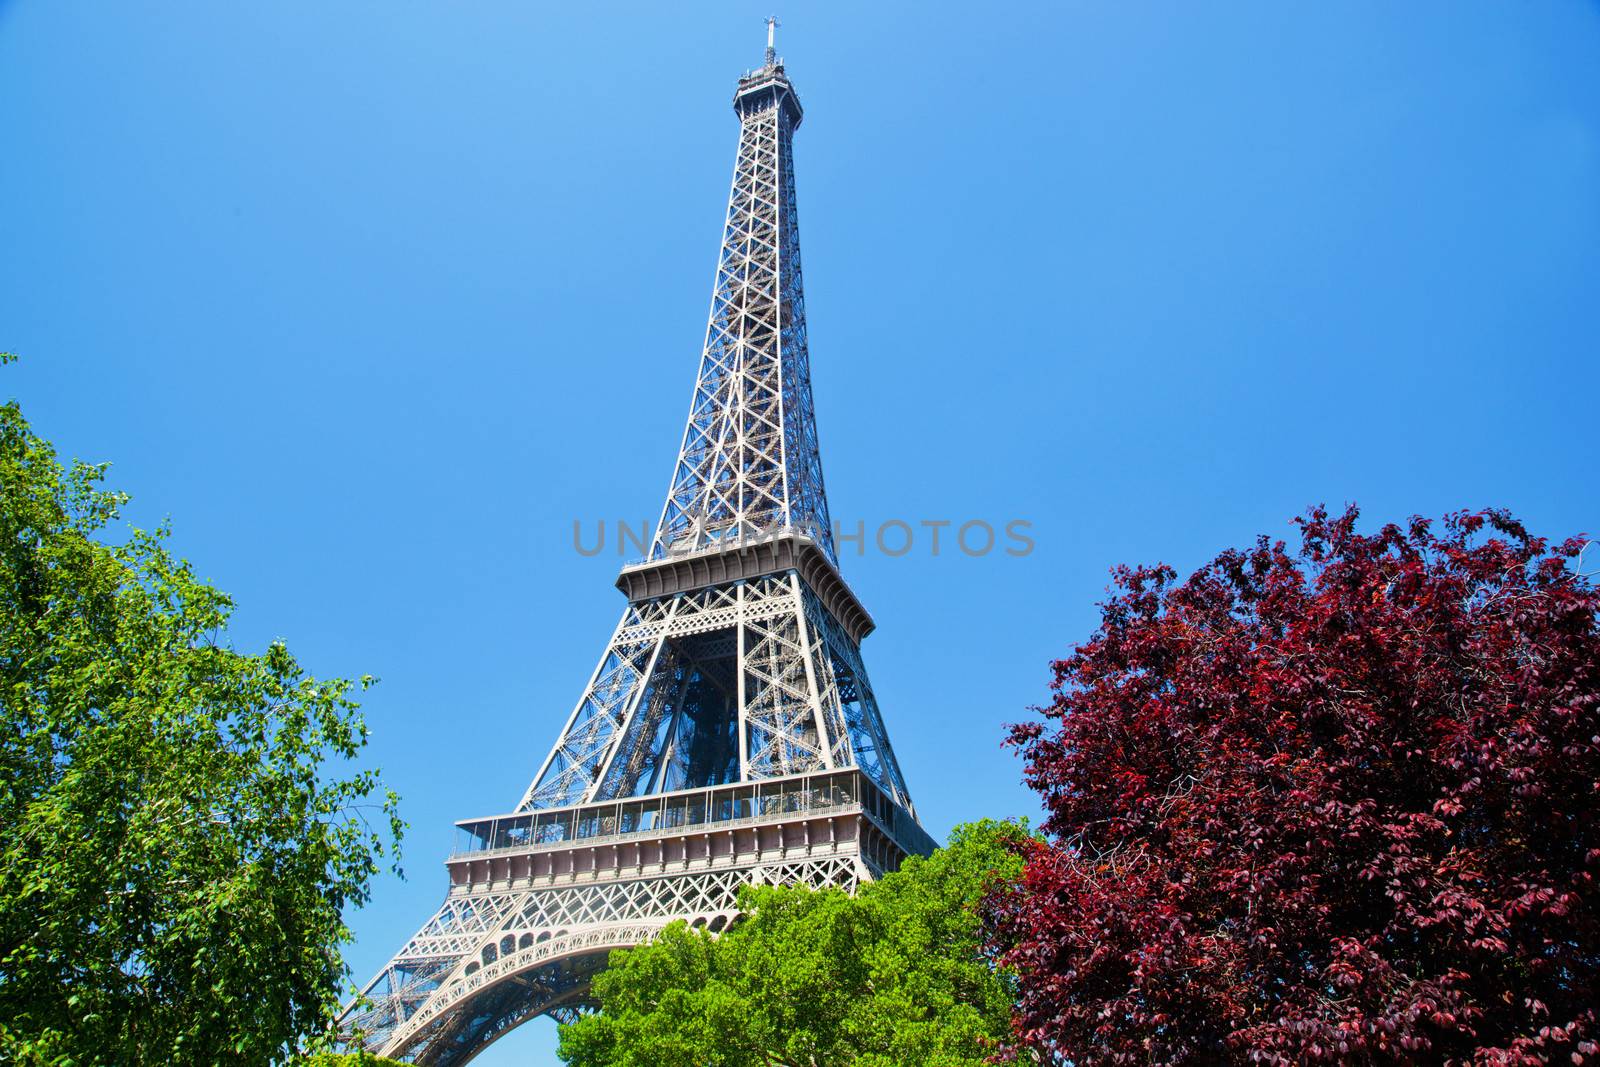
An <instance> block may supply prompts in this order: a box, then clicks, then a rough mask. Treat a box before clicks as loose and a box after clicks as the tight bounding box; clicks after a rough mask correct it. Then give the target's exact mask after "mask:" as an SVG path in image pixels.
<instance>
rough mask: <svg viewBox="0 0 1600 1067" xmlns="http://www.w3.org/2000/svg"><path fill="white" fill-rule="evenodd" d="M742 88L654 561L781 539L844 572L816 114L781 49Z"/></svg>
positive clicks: (769, 26) (772, 22) (769, 36)
mask: <svg viewBox="0 0 1600 1067" xmlns="http://www.w3.org/2000/svg"><path fill="white" fill-rule="evenodd" d="M776 26H777V20H776V19H769V20H768V22H767V40H768V48H767V65H766V66H765V67H763V68H761V69H760V70H756V71H752V72H750V73H749V74H746V75H745V76H744V77H743V78H740V79H739V88H738V90H737V92H735V94H734V98H733V107H734V111H735V112H737V113H738V115H739V125H740V131H739V154H738V157H737V159H736V160H735V162H734V167H733V191H732V194H731V195H730V196H729V198H728V216H727V221H726V223H725V224H724V225H723V230H722V253H721V255H720V256H719V257H718V260H717V278H716V284H715V285H714V286H713V288H712V291H711V315H710V322H709V323H708V325H707V328H706V341H705V348H704V350H703V353H702V355H701V358H700V374H699V378H698V380H697V381H696V383H695V391H694V399H693V401H692V403H691V406H690V409H689V421H688V425H687V426H686V427H685V428H684V435H683V445H682V447H681V448H680V449H679V452H678V462H677V466H676V467H675V469H674V470H673V476H672V487H671V489H670V490H669V491H668V493H667V503H666V507H665V508H664V509H663V511H662V515H661V522H660V525H659V526H657V528H656V534H655V538H654V540H653V542H652V543H651V546H650V558H651V559H652V560H656V559H662V558H665V557H667V556H673V555H681V554H684V553H697V552H703V551H715V550H718V549H723V548H729V547H734V546H737V545H740V544H745V543H749V542H750V541H752V540H759V539H761V538H764V537H770V536H773V535H776V534H779V533H786V532H795V533H800V534H803V535H805V536H807V537H810V538H811V539H812V540H813V541H815V542H816V544H817V545H818V546H819V547H821V548H822V550H823V551H824V552H825V553H826V554H827V556H828V558H829V559H830V560H831V561H832V562H833V563H834V564H835V566H837V564H838V557H837V556H836V554H835V552H834V546H833V530H832V528H831V525H830V522H829V518H828V502H827V498H826V496H825V495H824V493H823V487H822V460H821V456H820V454H819V450H818V447H817V425H816V416H815V415H814V413H813V410H812V403H811V364H810V358H809V356H808V355H807V351H806V312H805V295H804V291H803V288H802V286H801V280H800V219H799V214H798V211H797V209H796V206H795V183H794V148H793V139H794V131H795V130H796V129H798V128H799V126H800V120H801V117H802V114H803V112H802V111H801V108H800V100H799V97H798V96H796V94H795V91H794V86H793V85H791V84H790V83H789V78H788V75H787V74H785V73H784V69H783V65H782V63H781V62H779V61H778V60H777V59H776V57H775V56H774V54H773V50H772V46H771V42H772V35H773V30H774V29H775V27H776Z"/></svg>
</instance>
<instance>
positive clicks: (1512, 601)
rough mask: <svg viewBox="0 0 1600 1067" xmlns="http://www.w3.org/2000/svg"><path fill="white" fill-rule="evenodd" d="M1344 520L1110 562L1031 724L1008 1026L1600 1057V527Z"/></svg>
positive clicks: (1550, 1058) (1436, 1054) (1328, 1057)
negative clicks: (1292, 546) (1098, 606)
mask: <svg viewBox="0 0 1600 1067" xmlns="http://www.w3.org/2000/svg"><path fill="white" fill-rule="evenodd" d="M1355 520H1356V512H1355V510H1354V509H1350V510H1349V511H1347V512H1345V513H1344V514H1343V515H1339V516H1330V515H1329V514H1328V513H1327V512H1326V511H1324V510H1321V509H1318V510H1315V511H1312V512H1311V513H1309V515H1308V516H1307V517H1306V518H1305V519H1303V520H1301V522H1300V535H1301V536H1300V540H1301V546H1300V548H1299V550H1298V552H1291V551H1290V550H1289V549H1287V548H1286V547H1285V545H1284V544H1283V543H1282V542H1277V543H1273V542H1270V541H1268V540H1267V539H1265V538H1263V539H1261V540H1259V541H1258V542H1257V543H1256V545H1255V547H1253V548H1252V549H1249V550H1248V551H1230V552H1225V553H1224V554H1222V555H1221V556H1219V557H1217V559H1216V560H1215V561H1213V562H1212V563H1211V564H1209V565H1208V566H1206V567H1204V568H1203V569H1201V570H1200V571H1199V572H1197V573H1196V574H1194V575H1193V576H1192V577H1190V578H1188V579H1187V580H1185V581H1182V582H1179V581H1178V580H1177V576H1176V574H1175V573H1174V571H1173V570H1172V569H1171V568H1169V567H1164V566H1163V567H1151V568H1140V569H1121V570H1119V571H1118V572H1117V575H1116V589H1115V590H1114V593H1113V596H1112V598H1111V599H1110V600H1109V602H1108V603H1106V604H1105V605H1103V619H1102V622H1101V626H1100V628H1099V630H1098V631H1096V632H1095V634H1094V635H1093V636H1092V637H1091V638H1090V639H1089V641H1088V642H1087V643H1085V644H1083V645H1081V646H1080V647H1078V648H1077V649H1076V650H1075V651H1074V652H1073V654H1072V655H1071V656H1069V657H1068V658H1067V659H1064V660H1062V661H1060V662H1059V663H1057V664H1055V676H1056V677H1055V684H1054V686H1053V692H1054V694H1055V696H1054V702H1053V703H1052V704H1051V705H1050V706H1049V707H1047V708H1043V709H1040V710H1041V712H1042V716H1043V719H1044V721H1043V722H1031V723H1027V724H1023V725H1019V726H1015V727H1012V728H1011V740H1012V743H1013V744H1015V745H1017V746H1018V747H1020V749H1021V750H1022V754H1023V756H1024V757H1025V759H1026V780H1027V782H1028V784H1029V785H1030V786H1031V787H1032V788H1034V789H1036V790H1038V791H1039V793H1041V794H1042V795H1043V798H1044V802H1045V806H1046V809H1047V818H1046V821H1045V823H1044V830H1045V831H1046V833H1047V834H1048V835H1050V838H1049V841H1048V842H1047V843H1046V842H1040V843H1036V844H1034V845H1031V846H1028V848H1029V852H1028V855H1027V865H1026V873H1025V875H1024V877H1023V879H1022V881H1021V883H1020V884H1019V885H1018V886H1016V887H1015V888H1014V889H1012V890H1010V891H1008V892H1003V893H1002V894H1001V895H998V896H996V897H995V898H993V899H992V900H991V901H990V914H989V920H990V923H991V930H992V934H993V938H994V946H995V948H996V951H997V952H998V953H999V954H1000V955H1001V956H1002V957H1003V959H1004V961H1005V962H1006V963H1007V964H1008V965H1010V966H1011V967H1012V968H1014V969H1015V972H1016V975H1017V980H1018V988H1019V995H1020V999H1019V1005H1018V1008H1017V1015H1016V1031H1017V1037H1018V1049H1019V1051H1020V1050H1022V1049H1031V1050H1032V1051H1033V1052H1034V1053H1035V1054H1038V1055H1042V1056H1043V1057H1044V1058H1045V1060H1046V1061H1047V1062H1057V1063H1066V1062H1071V1063H1073V1064H1076V1065H1079V1067H1087V1065H1090V1064H1102V1063H1217V1062H1224V1063H1227V1062H1237V1063H1246V1062H1257V1063H1270V1064H1299V1063H1314V1062H1339V1063H1462V1064H1466V1063H1484V1064H1532V1063H1561V1064H1567V1063H1583V1062H1586V1061H1587V1062H1595V1061H1597V1060H1600V1055H1597V1053H1600V1048H1597V1044H1596V1043H1597V1041H1600V1015H1597V1013H1600V914H1597V908H1600V892H1597V888H1596V877H1597V876H1600V814H1597V810H1596V806H1597V803H1600V631H1597V625H1596V617H1597V612H1600V592H1597V590H1596V588H1595V586H1594V584H1593V583H1592V582H1591V581H1590V580H1589V579H1588V578H1586V577H1585V576H1584V575H1583V574H1582V573H1581V572H1582V568H1583V566H1584V564H1583V561H1582V554H1583V549H1584V546H1585V544H1586V542H1585V541H1583V540H1582V539H1573V540H1569V541H1566V542H1564V543H1562V544H1560V545H1559V546H1554V547H1553V546H1551V545H1550V544H1549V543H1548V542H1546V541H1545V540H1543V539H1540V538H1537V537H1533V536H1531V535H1530V534H1529V533H1528V532H1527V531H1526V530H1525V529H1524V528H1523V527H1522V526H1521V525H1520V524H1519V523H1518V522H1516V521H1515V520H1514V519H1513V518H1511V516H1509V515H1507V514H1505V513H1504V512H1500V511H1489V512H1484V513H1481V514H1460V515H1453V516H1450V517H1448V518H1446V519H1445V520H1443V522H1442V523H1439V524H1431V523H1429V522H1427V521H1423V520H1413V521H1412V522H1411V523H1410V525H1409V527H1408V528H1406V529H1401V528H1399V527H1396V526H1387V527H1385V528H1383V529H1382V530H1380V531H1378V532H1377V533H1376V534H1374V535H1370V536H1367V535H1362V534H1359V533H1357V532H1356V529H1355V525H1356V522H1355ZM1435 525H1437V527H1438V528H1437V529H1435ZM1591 555H1592V556H1593V557H1600V549H1596V550H1595V552H1593V553H1592V554H1591ZM1593 562H1594V563H1596V564H1600V559H1594V560H1593ZM1024 1058H1029V1057H1026V1056H1024Z"/></svg>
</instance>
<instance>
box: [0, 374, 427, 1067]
mask: <svg viewBox="0 0 1600 1067" xmlns="http://www.w3.org/2000/svg"><path fill="white" fill-rule="evenodd" d="M104 473H105V466H104V465H100V466H91V465H88V464H84V463H73V464H71V465H70V466H63V465H62V464H61V463H60V462H59V461H58V460H57V458H56V455H55V452H54V450H53V449H52V448H51V446H50V444H49V443H48V442H47V441H45V440H43V439H42V438H40V437H38V436H37V435H36V434H35V433H34V432H33V430H32V429H31V428H30V427H29V425H28V423H27V421H26V420H25V419H24V418H23V417H22V413H21V411H20V409H19V408H18V406H17V405H16V403H15V402H13V403H10V404H7V405H5V406H3V407H0V1062H20V1063H34V1064H74V1065H77V1067H88V1065H91V1064H112V1063H115V1064H119V1065H139V1064H171V1063H184V1064H217V1063H227V1064H230V1065H251V1064H268V1063H271V1062H275V1061H279V1060H282V1059H283V1058H284V1057H286V1056H287V1055H288V1054H289V1053H290V1052H291V1051H292V1050H293V1049H295V1048H298V1047H302V1046H303V1044H305V1042H306V1039H307V1038H308V1037H309V1036H311V1035H316V1034H319V1033H322V1032H324V1031H325V1030H326V1029H327V1027H328V1024H329V1022H330V1020H331V1018H332V1013H333V1012H334V1011H335V1010H336V1008H337V1005H338V997H339V993H340V989H341V986H342V983H343V980H344V978H345V968H344V965H343V963H342V962H341V960H340V957H339V955H338V951H337V949H338V946H339V945H340V944H341V943H343V942H345V941H348V940H349V931H348V930H347V929H346V928H345V925H344V923H343V921H342V919H341V917H340V914H341V909H342V908H344V907H345V906H346V905H347V904H352V903H359V902H361V901H363V900H365V899H366V895H367V887H368V884H369V881H370V878H371V876H372V875H373V874H374V873H375V871H376V869H377V864H378V861H379V858H380V857H381V856H383V855H384V854H385V853H386V851H388V850H389V849H390V848H391V847H392V846H391V842H397V841H398V837H399V832H400V823H399V820H398V816H397V815H396V811H395V798H394V796H393V794H392V793H388V792H387V791H385V790H384V789H383V787H382V785H381V783H380V782H379V781H378V778H377V776H376V772H375V771H371V770H358V769H354V768H352V767H351V766H350V764H349V761H350V760H352V759H354V758H355V757H356V756H357V755H358V754H359V751H360V749H361V748H362V747H363V745H365V743H366V726H365V724H364V723H363V721H362V719H361V717H360V715H359V713H358V711H357V705H356V704H355V702H354V701H353V700H352V699H351V698H350V693H351V689H352V685H351V683H349V682H345V681H341V680H332V681H319V680H317V679H315V678H312V677H309V676H308V675H307V674H306V673H305V671H303V670H302V669H301V667H300V666H299V665H298V664H297V663H296V662H295V660H294V658H293V657H292V656H291V655H290V654H289V652H288V650H287V649H286V648H284V646H283V645H282V644H277V643H274V644H273V645H271V646H270V647H268V648H267V650H266V651H265V652H264V653H262V654H260V655H244V654H241V653H239V652H236V651H234V650H233V649H232V648H230V647H228V645H226V644H225V643H224V630H225V627H226V625H227V622H228V617H229V615H230V613H231V611H232V603H231V601H230V600H229V599H228V597H227V596H225V595H224V594H222V593H220V592H218V591H217V590H216V589H213V588H212V587H211V586H210V585H208V584H206V583H205V582H203V581H201V580H199V579H198V578H197V577H196V576H195V574H194V573H193V571H192V570H191V568H190V566H189V565H188V564H187V563H185V562H184V561H182V560H179V559H175V558H174V557H173V556H172V555H171V554H169V552H168V550H167V547H166V536H167V534H166V530H165V529H164V528H163V529H158V530H156V531H154V532H145V531H140V530H132V531H131V532H129V533H127V534H126V536H125V537H122V538H120V539H117V538H111V537H108V536H107V534H108V533H109V531H108V526H109V525H110V524H111V523H113V522H114V521H116V520H117V518H118V509H119V508H120V507H121V505H122V504H123V503H124V502H125V501H126V497H125V496H124V495H123V494H120V493H116V492H110V491H107V490H105V489H103V488H101V487H100V483H101V482H102V479H103V477H104ZM370 682H371V679H369V678H364V679H362V680H361V683H360V684H361V687H362V688H365V687H366V686H367V685H368V684H370ZM330 761H332V763H333V765H334V766H333V767H330V766H329V762H330ZM363 809H370V810H371V811H372V813H373V814H375V815H376V816H377V820H376V821H377V823H378V826H377V827H374V826H373V825H371V824H369V822H368V820H367V818H366V815H365V814H364V812H363Z"/></svg>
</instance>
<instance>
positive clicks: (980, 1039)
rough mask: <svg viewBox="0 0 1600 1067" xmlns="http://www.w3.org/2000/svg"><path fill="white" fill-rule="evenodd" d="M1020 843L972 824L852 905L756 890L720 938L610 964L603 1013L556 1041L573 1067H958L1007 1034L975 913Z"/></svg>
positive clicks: (646, 951)
mask: <svg viewBox="0 0 1600 1067" xmlns="http://www.w3.org/2000/svg"><path fill="white" fill-rule="evenodd" d="M1020 834H1021V831H1020V830H1018V829H1017V828H1016V827H1014V826H1010V825H1007V824H1003V823H995V822H981V823H973V824H970V825H968V826H964V827H961V828H959V829H957V830H956V832H955V834H954V835H952V837H951V840H950V844H949V846H948V847H947V848H943V849H940V850H939V851H937V852H935V853H934V855H933V856H932V857H930V858H928V859H923V858H921V857H916V858H913V859H911V860H908V861H907V862H906V863H905V865H904V866H903V867H902V868H901V869H900V870H899V871H898V872H896V873H894V874H891V875H888V876H887V877H885V878H884V879H883V880H882V881H879V882H874V883H871V884H869V885H865V886H863V887H862V888H861V890H860V891H859V893H858V894H857V895H856V896H854V897H852V896H850V895H849V894H847V893H845V892H844V891H843V890H839V889H824V890H809V889H803V888H781V887H759V888H755V887H752V888H748V889H746V890H744V893H743V896H742V897H741V903H742V906H743V908H744V910H745V912H746V916H747V917H746V918H745V919H744V920H743V921H741V922H740V923H738V924H737V925H735V926H734V927H733V928H732V929H730V930H729V931H727V932H726V933H724V934H722V935H721V936H713V935H710V934H707V933H704V932H702V931H700V930H695V929H691V928H689V927H688V926H686V925H684V924H683V923H675V924H673V925H672V926H670V927H668V928H667V929H666V931H664V932H663V933H662V935H661V937H660V938H658V939H657V940H656V941H654V942H652V943H651V944H649V945H644V946H641V947H639V948H634V949H625V950H620V951H618V952H614V953H613V954H612V956H611V961H610V967H609V968H608V969H607V970H605V971H603V972H602V973H601V974H600V975H599V976H598V977H596V979H595V982H594V990H593V992H594V997H595V999H596V1000H597V1001H598V1003H599V1005H600V1009H601V1010H600V1011H599V1013H598V1014H594V1015H589V1016H585V1017H583V1018H580V1019H579V1020H577V1021H576V1022H573V1023H571V1024H568V1025H565V1026H563V1027H562V1028H561V1048H560V1054H561V1057H562V1059H564V1060H565V1061H566V1062H567V1063H569V1064H574V1065H576V1067H779V1065H789V1067H816V1065H824V1064H846V1063H848V1064H854V1065H857V1067H900V1065H903V1064H918V1065H926V1067H965V1065H969V1064H970V1065H977V1064H981V1063H984V1062H986V1060H987V1058H988V1057H989V1056H990V1055H992V1054H993V1052H994V1050H995V1043H996V1042H997V1041H998V1040H1000V1039H1003V1038H1004V1036H1005V1035H1006V1034H1007V1033H1008V1029H1007V1028H1008V1025H1009V1020H1010V1011H1011V1004H1012V997H1011V990H1010V986H1009V984H1008V980H1007V977H1006V976H1005V975H1004V974H1003V973H1000V972H997V971H996V970H995V969H994V967H993V966H992V965H991V964H990V963H989V962H988V961H987V960H986V959H985V957H984V955H983V952H982V948H981V944H980V942H981V929H980V925H979V920H978V918H977V910H976V909H977V905H978V903H979V901H980V900H981V898H982V897H983V895H984V893H985V890H986V888H987V887H989V886H990V885H991V883H992V882H993V881H994V879H996V878H1011V877H1014V876H1015V875H1016V874H1017V873H1018V871H1019V870H1020V867H1021V861H1020V860H1019V859H1017V858H1016V855H1015V854H1014V852H1013V851H1012V850H1011V849H1008V847H1007V842H1008V841H1014V840H1015V839H1016V838H1017V837H1018V836H1019V835H1020Z"/></svg>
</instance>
